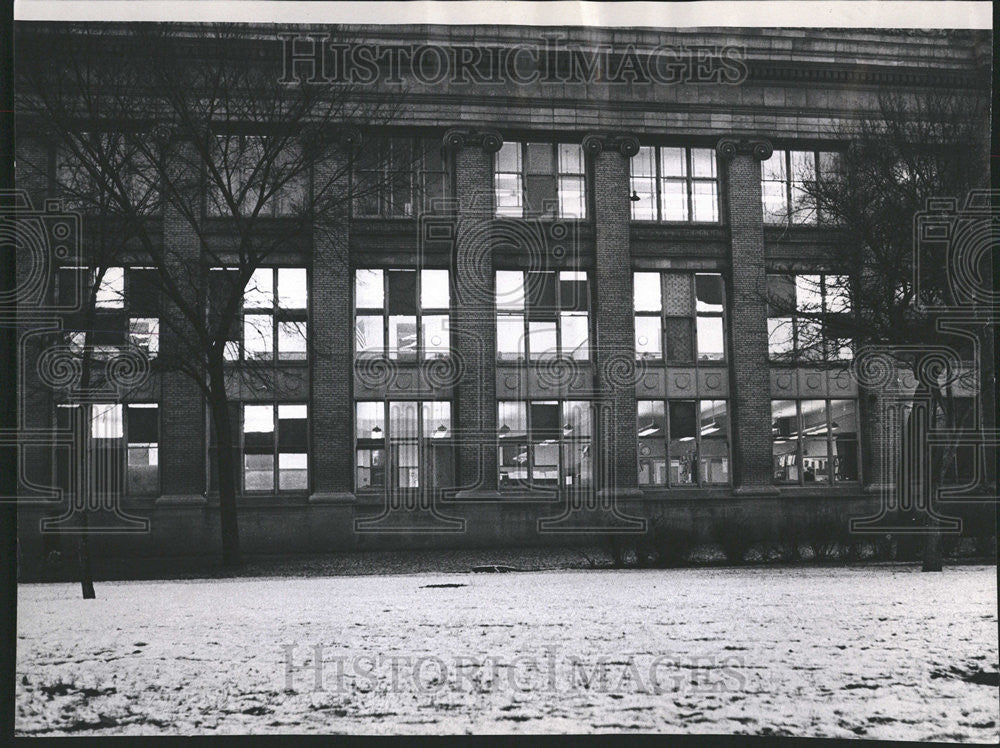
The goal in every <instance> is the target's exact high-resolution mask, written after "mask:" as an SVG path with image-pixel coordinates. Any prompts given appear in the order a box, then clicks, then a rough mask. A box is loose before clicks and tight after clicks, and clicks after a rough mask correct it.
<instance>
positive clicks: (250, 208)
mask: <svg viewBox="0 0 1000 748" xmlns="http://www.w3.org/2000/svg"><path fill="white" fill-rule="evenodd" d="M189 32H191V33H189ZM17 55H18V58H17V62H18V66H17V76H18V84H17V94H18V101H17V109H18V116H19V117H20V118H21V122H22V124H23V127H25V128H27V127H29V126H30V127H32V128H35V127H37V128H38V129H39V131H40V132H42V133H43V134H44V136H45V137H46V138H47V139H48V140H49V141H50V142H52V143H55V144H56V145H57V146H58V147H60V148H64V149H66V150H67V151H68V152H69V153H71V154H72V155H73V156H74V158H75V161H76V163H77V164H78V168H79V169H82V171H83V172H84V173H85V174H86V175H87V177H88V179H89V180H90V182H91V183H92V184H96V185H98V187H99V190H100V193H101V194H102V195H107V200H106V201H104V203H103V204H101V205H94V204H93V201H91V202H90V205H89V207H90V208H91V209H92V210H91V211H88V215H87V216H86V218H85V221H86V222H88V223H89V222H90V221H91V220H93V221H95V222H97V223H101V224H102V225H103V224H104V223H107V225H109V226H112V227H114V228H115V229H116V230H118V231H120V232H121V234H122V236H128V237H129V238H130V239H131V241H132V244H133V245H134V248H133V249H132V251H131V256H132V257H133V258H134V259H135V260H138V263H139V264H142V265H146V266H148V267H151V268H154V269H155V271H156V272H155V276H156V284H157V286H158V289H159V292H160V294H161V297H162V302H163V306H164V308H163V313H162V314H161V317H160V322H161V325H160V333H161V334H162V335H164V336H165V337H166V336H169V337H170V341H171V345H170V346H169V347H168V346H163V347H161V350H160V353H159V356H158V360H157V368H158V369H159V370H160V371H161V372H166V371H177V372H182V373H184V374H185V375H187V376H188V377H189V378H190V379H191V380H192V381H193V382H195V383H196V385H197V387H198V388H199V389H200V391H201V393H202V395H203V396H204V398H205V400H206V402H207V404H208V408H209V411H210V415H211V421H212V424H213V427H214V433H215V436H216V445H217V449H215V450H214V457H213V459H214V460H215V461H216V469H217V475H218V489H219V503H220V516H221V539H222V550H223V560H224V562H225V563H226V564H227V565H236V564H239V563H240V561H241V554H240V547H239V532H238V522H237V508H236V495H237V493H238V490H237V486H238V484H239V482H238V479H237V461H236V457H235V454H234V445H235V444H236V443H237V436H238V435H236V434H234V433H233V429H232V427H231V424H230V420H229V417H228V413H229V402H230V401H229V395H228V394H227V388H226V381H227V378H228V377H229V376H230V375H231V374H232V373H233V372H236V373H238V375H239V376H243V377H256V378H260V377H265V378H266V377H268V376H269V372H271V371H272V368H271V367H269V366H264V365H261V364H260V362H257V361H254V360H253V359H252V357H247V356H244V357H242V358H241V360H239V361H232V360H231V358H232V356H231V354H232V352H233V344H234V342H235V339H236V337H237V336H236V335H234V331H236V330H237V329H238V327H239V324H240V320H241V318H242V309H243V301H244V298H245V295H246V294H247V293H253V292H254V291H255V290H259V289H255V287H254V286H255V273H256V272H257V271H258V269H259V268H261V266H262V265H264V264H266V263H267V262H269V261H270V260H273V259H274V258H276V257H278V256H280V255H281V254H282V253H283V252H284V251H292V250H295V251H301V250H302V249H303V248H310V247H312V246H313V244H314V243H315V242H318V241H330V242H336V241H338V240H339V237H340V235H341V231H340V230H341V229H342V227H343V225H344V222H345V221H346V220H347V217H348V215H349V205H350V203H351V201H352V200H355V199H357V198H359V197H361V196H363V195H364V194H365V193H366V191H377V190H381V189H384V188H385V185H384V184H380V183H379V181H378V180H375V181H374V182H373V181H368V182H365V183H357V184H352V182H351V180H350V160H351V159H350V157H351V154H352V152H353V148H354V146H355V145H356V144H357V142H358V140H359V133H360V132H362V131H364V130H367V129H369V128H372V127H375V128H377V127H380V126H384V125H386V124H389V123H391V122H392V120H393V117H394V112H395V111H396V107H395V103H394V101H395V100H394V99H390V98H389V97H388V96H387V95H385V94H378V93H375V92H373V91H371V90H361V89H359V88H358V87H356V86H353V85H348V84H329V85H326V84H323V85H314V84H304V83H301V84H294V85H286V84H282V83H280V82H279V81H280V79H281V78H282V70H281V64H282V55H281V47H280V44H278V40H276V39H273V38H264V37H261V35H260V34H259V33H257V32H254V31H253V30H251V29H249V28H243V27H238V26H237V27H234V26H232V25H229V26H226V27H222V26H212V27H199V28H196V29H193V30H191V29H190V28H187V27H170V26H167V25H164V24H156V25H155V26H154V25H135V26H121V27H118V26H116V27H98V26H78V27H73V28H69V29H67V27H65V26H63V27H47V28H42V29H37V30H36V29H31V30H26V31H25V33H23V34H21V35H20V36H19V46H18V50H17ZM94 133H98V134H100V137H96V138H95V137H94V136H93V135H92V134H94ZM109 138H110V139H111V140H117V141H121V142H123V143H127V144H128V147H127V149H126V150H127V152H128V153H129V157H130V160H131V161H130V162H131V163H132V164H133V165H137V166H138V167H139V168H138V169H135V170H133V171H128V170H125V169H123V168H122V164H121V163H120V162H119V161H118V160H116V158H114V157H113V152H109V150H108V149H106V148H94V147H90V145H91V144H92V143H93V142H95V141H100V140H102V139H109ZM135 172H137V173H138V174H139V175H140V176H138V177H135V178H133V177H131V176H130V175H131V174H133V173H135ZM61 176H62V175H60V174H58V173H57V174H56V181H57V186H58V187H60V188H61V187H64V186H65V185H64V184H63V183H64V182H65V181H66V180H65V178H61ZM392 178H393V177H387V179H392ZM397 178H398V177H397ZM147 185H151V186H152V187H153V190H152V193H153V196H152V197H151V196H150V190H146V189H143V188H144V187H145V186H147ZM92 212H96V215H97V217H96V218H94V217H93V216H92V215H91V213H92ZM158 219H162V220H163V221H167V220H169V221H170V225H171V226H172V227H174V230H175V231H176V233H177V235H176V237H170V240H169V241H161V237H162V235H163V234H162V229H160V228H159V224H158V222H157V220H158ZM220 226H221V227H222V230H221V231H220V230H219V227H220ZM85 227H86V226H85ZM158 232H159V233H158ZM84 249H85V252H86V251H89V249H90V247H89V246H87V245H85V248H84ZM213 269H217V270H220V271H221V270H224V272H211V271H212V270H213ZM314 272H323V273H334V272H347V268H346V266H345V267H329V268H328V267H324V268H314ZM209 276H211V281H210V282H206V278H208V277H209ZM290 329H294V324H291V325H290ZM303 334H304V333H303Z"/></svg>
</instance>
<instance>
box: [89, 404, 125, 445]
mask: <svg viewBox="0 0 1000 748" xmlns="http://www.w3.org/2000/svg"><path fill="white" fill-rule="evenodd" d="M90 436H91V438H93V439H121V438H122V436H124V433H123V431H122V406H121V405H105V404H103V403H99V404H94V405H93V406H92V407H91V410H90Z"/></svg>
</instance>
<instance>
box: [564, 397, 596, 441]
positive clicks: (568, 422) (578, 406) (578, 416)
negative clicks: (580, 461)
mask: <svg viewBox="0 0 1000 748" xmlns="http://www.w3.org/2000/svg"><path fill="white" fill-rule="evenodd" d="M562 407H563V423H562V430H563V437H564V438H569V437H572V438H579V437H585V436H590V434H591V426H590V403H589V402H588V401H585V400H567V401H565V402H564V403H563V405H562Z"/></svg>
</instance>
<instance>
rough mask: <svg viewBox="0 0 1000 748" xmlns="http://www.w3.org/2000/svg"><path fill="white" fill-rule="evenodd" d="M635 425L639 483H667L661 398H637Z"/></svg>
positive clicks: (665, 444)
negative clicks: (637, 444)
mask: <svg viewBox="0 0 1000 748" xmlns="http://www.w3.org/2000/svg"><path fill="white" fill-rule="evenodd" d="M636 405H637V408H636V427H637V433H638V437H639V485H643V486H665V485H666V484H667V442H666V435H667V419H666V416H665V414H664V406H663V401H662V400H639V401H638V402H637V403H636Z"/></svg>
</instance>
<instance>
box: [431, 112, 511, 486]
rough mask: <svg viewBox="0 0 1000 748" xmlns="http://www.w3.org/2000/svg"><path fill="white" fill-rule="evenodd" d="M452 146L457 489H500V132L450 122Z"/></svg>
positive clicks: (448, 141)
mask: <svg viewBox="0 0 1000 748" xmlns="http://www.w3.org/2000/svg"><path fill="white" fill-rule="evenodd" d="M444 142H445V146H446V147H448V148H450V149H452V150H453V151H454V154H455V155H454V163H455V198H456V202H457V206H458V214H457V216H456V226H455V256H454V260H453V268H452V279H453V280H452V286H453V290H454V294H453V297H452V298H453V301H452V304H453V307H452V340H451V344H452V350H453V355H455V356H457V357H458V359H459V360H460V362H461V364H460V366H459V367H458V370H459V371H460V372H461V373H460V376H459V379H458V382H457V385H456V387H455V419H454V422H455V424H456V427H457V428H456V437H457V441H458V444H457V452H458V471H457V472H458V481H459V482H458V485H461V486H464V487H465V488H464V490H463V491H462V492H460V494H459V495H460V496H465V497H469V498H476V497H483V496H494V495H496V491H497V447H496V431H497V388H496V372H495V362H496V350H497V342H496V308H495V304H496V300H495V295H496V289H495V285H496V277H495V274H494V269H493V246H492V243H491V240H490V230H489V227H490V222H491V221H492V218H493V195H494V190H493V157H494V153H496V152H497V151H498V150H499V149H500V146H501V145H503V139H502V138H501V137H500V135H499V133H496V132H494V131H489V130H487V131H480V132H472V131H467V130H449V131H448V132H447V133H445V136H444Z"/></svg>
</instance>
